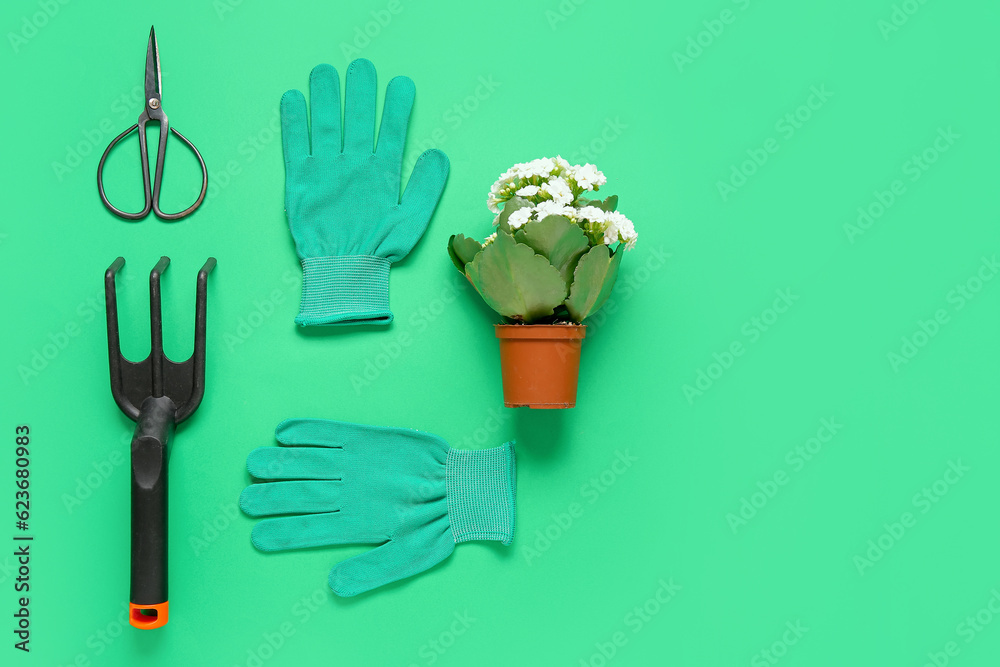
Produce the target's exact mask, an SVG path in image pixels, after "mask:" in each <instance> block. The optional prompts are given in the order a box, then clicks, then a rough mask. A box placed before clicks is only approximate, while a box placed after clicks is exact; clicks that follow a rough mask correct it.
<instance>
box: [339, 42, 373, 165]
mask: <svg viewBox="0 0 1000 667" xmlns="http://www.w3.org/2000/svg"><path fill="white" fill-rule="evenodd" d="M375 94H376V88H375V66H374V65H372V63H371V61H370V60H367V59H365V58H358V59H357V60H355V61H354V62H352V63H351V64H350V65H348V66H347V84H346V90H345V92H344V97H345V98H346V102H345V108H344V152H345V153H361V154H366V153H367V154H369V155H370V154H371V153H372V152H373V151H374V147H375Z"/></svg>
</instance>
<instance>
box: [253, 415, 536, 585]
mask: <svg viewBox="0 0 1000 667" xmlns="http://www.w3.org/2000/svg"><path fill="white" fill-rule="evenodd" d="M275 435H276V437H277V439H278V442H279V443H281V445H283V446H282V447H260V448H258V449H255V450H254V451H252V452H250V456H249V457H247V469H248V470H249V471H250V474H251V475H252V476H253V477H255V478H257V479H260V480H268V481H266V482H265V483H262V484H252V485H250V486H248V487H247V488H246V489H244V490H243V493H242V495H241V496H240V507H241V508H242V509H243V511H244V512H246V513H247V514H249V515H250V516H255V517H256V516H275V515H283V516H277V517H276V518H270V519H264V520H263V521H260V522H258V523H257V525H255V526H254V528H253V532H252V534H251V539H252V541H253V544H254V546H255V547H257V548H258V549H260V550H261V551H282V550H286V549H300V548H306V547H318V546H328V545H339V544H375V545H380V546H378V547H376V548H375V549H372V550H371V551H367V552H365V553H363V554H360V555H358V556H354V557H353V558H349V559H347V560H345V561H343V562H342V563H340V564H338V565H336V566H335V567H334V568H333V569H332V570H331V571H330V578H329V582H330V588H332V589H333V591H334V593H336V594H337V595H341V596H345V597H346V596H352V595H357V594H358V593H364V592H365V591H369V590H371V589H373V588H377V587H379V586H382V585H384V584H388V583H391V582H393V581H398V580H399V579H404V578H406V577H410V576H412V575H414V574H417V573H419V572H423V571H424V570H427V569H428V568H430V567H433V566H434V565H436V564H438V563H440V562H441V561H442V560H444V559H445V558H447V557H448V556H450V555H451V552H452V551H453V550H454V549H455V545H456V544H457V543H459V542H468V541H470V540H497V541H499V542H501V543H503V544H505V545H507V544H510V541H511V538H512V537H513V532H514V490H515V477H516V475H515V465H514V445H513V443H512V442H509V443H507V444H504V445H502V446H500V447H494V448H492V449H481V450H459V449H452V448H451V447H449V446H448V443H446V442H445V441H444V440H442V439H441V438H439V437H438V436H436V435H432V434H430V433H423V432H421V431H415V430H412V429H403V428H387V427H380V426H365V425H361V424H350V423H347V422H338V421H327V420H323V419H288V420H285V421H283V422H282V423H281V424H279V425H278V428H277V430H276V431H275Z"/></svg>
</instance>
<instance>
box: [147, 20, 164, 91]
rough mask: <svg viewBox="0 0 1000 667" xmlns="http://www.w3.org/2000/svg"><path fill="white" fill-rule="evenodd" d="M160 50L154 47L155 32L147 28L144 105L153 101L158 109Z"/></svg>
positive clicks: (151, 28)
mask: <svg viewBox="0 0 1000 667" xmlns="http://www.w3.org/2000/svg"><path fill="white" fill-rule="evenodd" d="M160 94H161V89H160V49H159V47H157V45H156V31H155V30H153V27H152V26H150V28H149V46H147V47H146V104H149V101H150V100H152V99H155V100H156V101H157V104H156V106H154V107H153V108H154V109H155V108H158V107H159V106H160V105H159V102H160Z"/></svg>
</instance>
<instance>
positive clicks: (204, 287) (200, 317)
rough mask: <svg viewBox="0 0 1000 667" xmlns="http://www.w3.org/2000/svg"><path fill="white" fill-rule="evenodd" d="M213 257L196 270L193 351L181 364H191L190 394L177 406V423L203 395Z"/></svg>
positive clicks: (195, 406) (192, 409)
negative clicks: (209, 281) (209, 276)
mask: <svg viewBox="0 0 1000 667" xmlns="http://www.w3.org/2000/svg"><path fill="white" fill-rule="evenodd" d="M215 264H216V261H215V258H214V257H209V258H208V259H207V260H206V261H205V264H204V265H203V266H202V267H201V270H200V271H198V283H197V286H196V287H195V306H194V351H193V352H192V353H191V358H190V359H188V360H187V361H185V362H184V364H182V365H187V364H191V372H192V382H191V394H190V397H189V398H188V400H187V401H186V402H185V403H183V404H181V405H178V407H177V423H180V422H182V421H184V420H185V419H187V418H188V417H190V416H191V413H192V412H194V411H195V410H196V409H197V408H198V406H199V405H201V399H202V398H203V397H204V396H205V323H206V310H207V303H208V274H209V273H211V272H212V269H214V268H215Z"/></svg>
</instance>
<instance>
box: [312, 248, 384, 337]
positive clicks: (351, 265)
mask: <svg viewBox="0 0 1000 667" xmlns="http://www.w3.org/2000/svg"><path fill="white" fill-rule="evenodd" d="M389 322H392V311H391V310H389V260H388V259H385V258H384V257H376V256H374V255H339V256H329V257H306V258H304V259H303V260H302V301H301V302H300V304H299V316H298V317H296V318H295V323H296V324H299V325H301V326H310V325H317V324H320V325H322V324H389Z"/></svg>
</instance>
